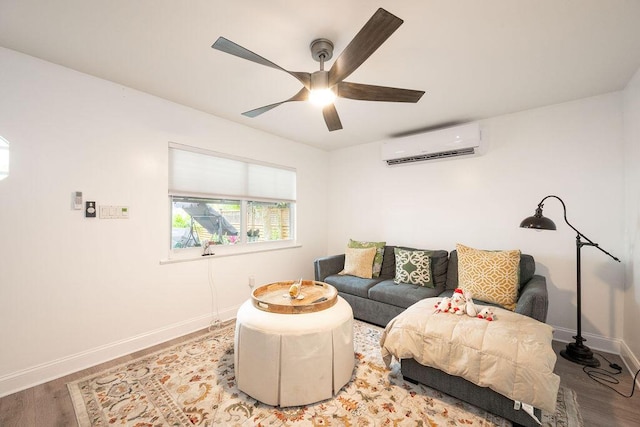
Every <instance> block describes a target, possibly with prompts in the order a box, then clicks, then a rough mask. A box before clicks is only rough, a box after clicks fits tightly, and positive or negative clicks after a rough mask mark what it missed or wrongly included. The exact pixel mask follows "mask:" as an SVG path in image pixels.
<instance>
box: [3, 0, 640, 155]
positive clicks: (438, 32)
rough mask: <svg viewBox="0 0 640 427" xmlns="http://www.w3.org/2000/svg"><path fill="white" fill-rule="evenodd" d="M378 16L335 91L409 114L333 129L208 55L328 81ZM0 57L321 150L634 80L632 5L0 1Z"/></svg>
mask: <svg viewBox="0 0 640 427" xmlns="http://www.w3.org/2000/svg"><path fill="white" fill-rule="evenodd" d="M378 7H383V8H385V9H386V10H388V11H389V12H391V13H393V14H395V15H396V16H398V17H400V18H402V19H403V20H404V21H405V22H404V24H403V25H402V26H401V27H400V28H399V29H398V30H397V31H396V32H395V33H394V34H393V35H392V36H391V37H390V38H389V39H388V40H387V41H386V42H385V43H384V44H383V45H382V46H381V47H380V49H378V50H377V51H376V52H375V53H374V54H373V55H372V56H371V57H370V58H369V59H368V60H367V61H366V62H365V63H364V64H363V65H362V66H361V67H360V68H359V69H358V70H356V72H354V73H353V74H352V75H351V76H349V79H348V80H349V81H353V82H358V83H367V84H375V85H382V86H393V87H401V88H409V89H419V90H425V91H426V94H425V95H424V96H423V98H422V99H421V100H420V102H419V103H417V104H404V103H386V102H365V101H353V100H348V99H338V100H337V101H336V108H337V110H338V113H339V115H340V118H341V120H342V124H343V126H344V129H342V130H339V131H335V132H328V131H327V129H326V127H325V124H324V120H323V119H322V113H321V111H319V110H318V109H316V107H313V106H311V105H308V104H307V103H302V102H292V103H288V104H284V105H282V106H280V107H278V108H275V109H273V110H271V111H269V112H267V113H265V114H263V115H261V116H258V117H257V118H253V119H252V118H247V117H244V116H242V115H241V113H242V112H244V111H247V110H251V109H253V108H256V107H260V106H263V105H266V104H271V103H273V102H278V101H282V100H284V99H287V98H289V97H290V96H292V95H293V94H295V93H296V92H297V91H298V90H299V89H300V87H301V86H300V83H299V82H298V81H297V80H296V79H294V78H293V77H291V76H290V75H288V74H286V73H283V72H281V71H277V70H274V69H271V68H268V67H264V66H261V65H258V64H256V63H253V62H250V61H246V60H242V59H240V58H237V57H235V56H231V55H228V54H225V53H223V52H220V51H217V50H214V49H211V47H210V46H211V44H212V43H213V42H214V41H215V40H216V39H217V38H218V37H219V36H224V37H226V38H228V39H230V40H232V41H234V42H236V43H238V44H240V45H242V46H244V47H245V48H247V49H249V50H251V51H253V52H255V53H257V54H259V55H261V56H263V57H265V58H267V59H269V60H270V61H272V62H274V63H276V64H278V65H280V66H281V67H283V68H285V69H287V70H293V71H307V72H313V71H316V70H317V69H318V67H319V64H318V63H317V62H316V61H314V60H313V59H312V58H311V54H310V51H309V43H310V42H311V41H312V40H314V39H316V38H320V37H324V38H328V39H330V40H332V41H333V43H334V45H335V52H334V57H333V59H332V60H331V61H329V62H328V64H327V66H326V69H328V68H329V67H330V66H331V64H332V63H333V60H335V58H337V57H338V56H339V55H340V53H341V52H342V50H343V49H344V48H345V47H346V45H347V44H348V43H349V42H350V41H351V39H352V38H353V37H354V36H355V34H356V33H357V32H358V31H359V30H360V28H361V27H362V26H363V25H364V24H365V23H366V22H367V20H368V19H369V18H370V17H371V16H372V15H373V13H374V12H375V11H376V9H377V8H378ZM0 46H4V47H6V48H9V49H13V50H17V51H20V52H24V53H27V54H29V55H33V56H35V57H39V58H42V59H45V60H47V61H50V62H53V63H56V64H60V65H63V66H66V67H69V68H72V69H75V70H78V71H81V72H84V73H87V74H91V75H94V76H97V77H100V78H103V79H106V80H110V81H113V82H116V83H119V84H122V85H124V86H128V87H131V88H135V89H138V90H141V91H144V92H147V93H150V94H153V95H156V96H159V97H161V98H165V99H168V100H171V101H174V102H177V103H180V104H183V105H186V106H190V107H193V108H196V109H198V110H201V111H205V112H208V113H211V114H214V115H216V116H220V117H224V118H226V119H229V120H233V121H235V122H238V123H242V124H245V125H247V126H251V127H254V128H257V129H262V130H264V131H266V132H269V133H272V134H275V135H280V136H282V137H285V138H288V139H291V140H294V141H299V142H303V143H306V144H310V145H313V146H317V147H320V148H323V149H327V150H331V149H336V148H340V147H346V146H349V145H355V144H362V143H366V142H371V141H375V140H380V139H383V138H387V137H389V136H392V135H397V134H402V133H410V132H415V131H419V130H424V129H428V128H436V127H442V126H444V125H447V124H452V123H458V122H466V121H470V120H478V119H482V118H486V117H492V116H496V115H501V114H505V113H510V112H516V111H522V110H526V109H530V108H534V107H538V106H543V105H549V104H555V103H559V102H565V101H569V100H574V99H579V98H584V97H588V96H593V95H598V94H602V93H607V92H612V91H617V90H621V89H623V88H624V87H625V85H626V84H627V82H628V81H629V79H630V78H631V77H632V75H633V73H634V72H635V71H636V70H637V69H638V68H640V1H638V0H482V1H480V0H429V1H427V0H414V1H410V0H405V1H399V0H395V1H392V0H380V1H378V2H376V3H374V2H371V1H370V0H321V1H315V2H308V1H293V0H270V1H265V0H242V1H240V0H237V1H229V0H226V1H221V0H92V1H87V0H56V1H51V0H0Z"/></svg>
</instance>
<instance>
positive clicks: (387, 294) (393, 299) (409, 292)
mask: <svg viewBox="0 0 640 427" xmlns="http://www.w3.org/2000/svg"><path fill="white" fill-rule="evenodd" d="M439 293H440V292H439V291H438V290H437V289H435V288H427V287H425V286H420V285H407V284H405V283H401V284H399V285H398V284H396V283H395V282H394V281H393V280H390V279H389V280H383V281H382V282H380V283H377V284H375V285H374V286H372V287H371V288H370V289H369V299H372V300H374V301H379V302H384V303H386V304H391V305H395V306H397V307H403V308H407V307H409V306H410V305H413V304H415V303H416V302H418V301H420V300H422V299H424V298H431V297H437V296H438V294H439Z"/></svg>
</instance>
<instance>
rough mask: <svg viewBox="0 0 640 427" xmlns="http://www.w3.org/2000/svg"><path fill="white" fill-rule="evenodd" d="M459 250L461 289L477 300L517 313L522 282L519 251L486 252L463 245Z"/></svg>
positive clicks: (459, 283)
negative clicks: (519, 289)
mask: <svg viewBox="0 0 640 427" xmlns="http://www.w3.org/2000/svg"><path fill="white" fill-rule="evenodd" d="M456 249H457V251H458V287H459V288H461V289H462V290H464V291H468V292H470V293H471V295H472V296H473V298H474V299H478V300H481V301H485V302H490V303H494V304H499V305H501V306H502V307H504V308H506V309H507V310H511V311H513V310H515V309H516V302H517V301H518V287H519V283H520V278H519V277H518V276H519V273H520V251H519V250H512V251H483V250H480V249H473V248H470V247H467V246H464V245H461V244H457V245H456Z"/></svg>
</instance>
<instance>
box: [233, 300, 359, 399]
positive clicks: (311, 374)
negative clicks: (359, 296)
mask: <svg viewBox="0 0 640 427" xmlns="http://www.w3.org/2000/svg"><path fill="white" fill-rule="evenodd" d="M337 298H338V301H337V302H336V304H335V305H334V306H332V307H330V308H327V309H326V310H322V311H317V312H313V313H303V314H279V313H269V312H266V311H262V310H258V309H257V308H255V307H254V306H253V303H252V302H251V300H248V301H246V302H245V303H244V304H242V306H241V307H240V309H239V310H238V316H237V319H236V333H235V354H234V359H235V375H236V381H237V385H238V389H240V390H241V391H243V392H245V393H247V394H248V395H249V396H251V397H253V398H254V399H257V400H259V401H260V402H263V403H266V404H268V405H273V406H277V405H279V406H282V407H286V406H300V405H307V404H310V403H314V402H318V401H320V400H325V399H329V398H331V397H333V395H334V394H335V393H337V392H338V391H339V390H340V389H341V388H342V387H343V386H344V385H345V384H347V383H348V382H349V380H350V379H351V375H352V374H353V367H354V365H355V359H354V351H353V312H352V310H351V306H350V305H349V304H348V303H347V302H346V301H345V300H344V299H342V298H341V297H337Z"/></svg>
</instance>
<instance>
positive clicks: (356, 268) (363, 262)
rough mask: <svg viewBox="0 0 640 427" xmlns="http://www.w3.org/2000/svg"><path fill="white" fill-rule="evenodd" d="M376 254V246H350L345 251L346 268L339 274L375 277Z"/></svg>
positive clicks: (367, 277)
mask: <svg viewBox="0 0 640 427" xmlns="http://www.w3.org/2000/svg"><path fill="white" fill-rule="evenodd" d="M375 256H376V248H375V247H371V248H365V249H358V248H349V247H347V249H346V250H345V253H344V269H343V270H342V271H341V272H339V273H338V274H350V275H351V276H356V277H362V278H363V279H371V278H372V277H373V258H374V257H375Z"/></svg>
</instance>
